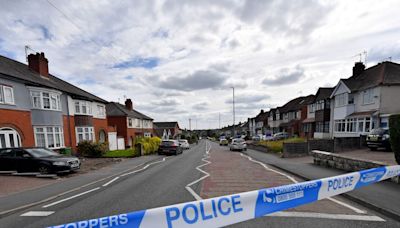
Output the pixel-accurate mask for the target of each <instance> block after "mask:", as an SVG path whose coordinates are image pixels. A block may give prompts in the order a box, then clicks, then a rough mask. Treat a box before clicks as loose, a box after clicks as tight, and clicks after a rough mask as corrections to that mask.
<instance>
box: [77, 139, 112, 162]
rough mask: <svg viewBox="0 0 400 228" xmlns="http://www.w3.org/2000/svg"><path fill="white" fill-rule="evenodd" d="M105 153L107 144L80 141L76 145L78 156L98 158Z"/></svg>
mask: <svg viewBox="0 0 400 228" xmlns="http://www.w3.org/2000/svg"><path fill="white" fill-rule="evenodd" d="M107 151H108V145H107V143H95V142H92V141H82V142H80V143H78V154H79V155H80V156H84V157H93V158H99V157H102V156H103V155H104V154H105V153H106V152H107Z"/></svg>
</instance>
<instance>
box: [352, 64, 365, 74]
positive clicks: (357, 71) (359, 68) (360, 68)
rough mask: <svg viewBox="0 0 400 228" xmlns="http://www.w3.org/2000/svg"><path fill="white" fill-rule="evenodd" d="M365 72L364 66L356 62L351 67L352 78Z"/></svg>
mask: <svg viewBox="0 0 400 228" xmlns="http://www.w3.org/2000/svg"><path fill="white" fill-rule="evenodd" d="M364 70H365V65H364V64H363V63H362V62H356V63H355V64H354V67H353V76H358V75H360V74H361V73H362V72H363V71H364Z"/></svg>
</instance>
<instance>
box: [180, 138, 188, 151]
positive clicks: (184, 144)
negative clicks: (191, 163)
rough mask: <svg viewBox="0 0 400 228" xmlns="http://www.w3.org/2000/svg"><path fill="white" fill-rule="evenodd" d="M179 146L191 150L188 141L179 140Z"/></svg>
mask: <svg viewBox="0 0 400 228" xmlns="http://www.w3.org/2000/svg"><path fill="white" fill-rule="evenodd" d="M179 145H180V146H181V147H182V148H183V149H185V150H187V149H190V145H189V142H188V141H187V140H186V139H179Z"/></svg>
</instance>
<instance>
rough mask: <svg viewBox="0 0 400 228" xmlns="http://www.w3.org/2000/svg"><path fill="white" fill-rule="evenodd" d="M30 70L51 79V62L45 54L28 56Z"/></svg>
mask: <svg viewBox="0 0 400 228" xmlns="http://www.w3.org/2000/svg"><path fill="white" fill-rule="evenodd" d="M28 66H29V69H31V70H34V71H36V72H37V73H39V74H40V75H41V76H43V77H46V78H48V77H49V61H48V60H47V59H46V57H45V56H44V53H43V52H42V53H40V54H39V53H36V54H29V55H28Z"/></svg>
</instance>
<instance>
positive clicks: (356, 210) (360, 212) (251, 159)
mask: <svg viewBox="0 0 400 228" xmlns="http://www.w3.org/2000/svg"><path fill="white" fill-rule="evenodd" d="M240 155H241V156H242V157H246V158H247V159H249V161H251V162H254V163H257V164H259V165H261V166H262V167H264V168H265V169H266V170H269V171H272V172H274V173H277V174H280V175H282V176H285V177H286V178H288V179H289V180H291V181H292V182H293V183H299V182H298V181H297V180H296V179H294V178H293V177H291V176H289V175H288V174H286V173H283V172H280V171H278V170H275V169H271V168H270V167H268V166H267V165H265V164H264V163H262V162H260V161H257V160H254V159H253V158H252V157H250V156H247V155H244V154H242V153H240ZM326 199H327V200H330V201H332V202H334V203H337V204H339V205H342V206H344V207H347V208H349V209H350V210H352V211H354V212H356V213H358V214H366V213H367V212H366V211H363V210H361V209H358V208H356V207H354V206H351V205H349V204H347V203H344V202H342V201H339V200H337V199H333V198H330V197H329V198H326Z"/></svg>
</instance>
